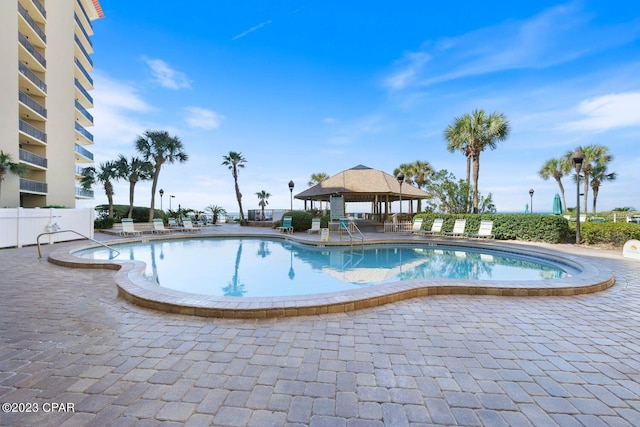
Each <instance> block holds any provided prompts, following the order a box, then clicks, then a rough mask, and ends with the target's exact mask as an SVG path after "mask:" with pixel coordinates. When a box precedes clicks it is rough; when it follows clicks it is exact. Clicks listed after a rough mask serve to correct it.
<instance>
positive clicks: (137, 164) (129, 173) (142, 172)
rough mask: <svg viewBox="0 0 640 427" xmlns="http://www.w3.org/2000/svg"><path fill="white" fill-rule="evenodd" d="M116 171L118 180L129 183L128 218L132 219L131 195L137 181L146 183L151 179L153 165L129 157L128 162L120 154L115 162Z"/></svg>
mask: <svg viewBox="0 0 640 427" xmlns="http://www.w3.org/2000/svg"><path fill="white" fill-rule="evenodd" d="M115 165H116V170H117V173H118V176H119V177H120V178H124V179H126V180H128V181H129V215H128V217H129V218H133V195H134V189H135V186H136V184H137V183H138V181H148V180H150V179H151V178H152V177H153V165H152V164H151V162H147V161H144V160H142V159H140V158H138V157H131V160H128V159H127V158H126V157H125V156H123V155H122V154H120V156H119V157H118V160H117V161H116V162H115Z"/></svg>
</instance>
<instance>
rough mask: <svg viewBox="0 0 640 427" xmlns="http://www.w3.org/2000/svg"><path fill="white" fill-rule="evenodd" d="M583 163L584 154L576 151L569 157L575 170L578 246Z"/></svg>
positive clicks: (577, 240)
mask: <svg viewBox="0 0 640 427" xmlns="http://www.w3.org/2000/svg"><path fill="white" fill-rule="evenodd" d="M583 161H584V153H583V152H582V151H580V150H577V151H576V152H575V153H573V155H572V156H571V163H573V166H574V167H575V168H576V244H577V245H579V244H580V170H581V169H582V162H583Z"/></svg>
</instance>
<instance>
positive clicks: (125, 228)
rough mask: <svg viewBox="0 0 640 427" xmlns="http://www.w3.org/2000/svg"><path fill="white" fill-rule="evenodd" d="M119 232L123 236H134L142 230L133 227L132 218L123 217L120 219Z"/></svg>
mask: <svg viewBox="0 0 640 427" xmlns="http://www.w3.org/2000/svg"><path fill="white" fill-rule="evenodd" d="M120 234H121V235H123V236H127V235H132V236H136V235H138V234H142V231H138V230H136V229H135V228H134V227H133V220H132V219H128V218H124V219H123V220H122V231H120Z"/></svg>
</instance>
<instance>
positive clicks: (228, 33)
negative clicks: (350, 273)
mask: <svg viewBox="0 0 640 427" xmlns="http://www.w3.org/2000/svg"><path fill="white" fill-rule="evenodd" d="M434 4H435V6H434ZM101 5H102V8H103V10H104V13H105V17H104V18H103V19H100V20H98V21H94V30H95V36H94V37H93V42H94V48H95V53H94V54H93V60H94V63H95V70H94V81H95V90H94V92H93V95H94V100H95V108H94V109H93V111H92V113H93V115H94V117H95V126H94V127H93V128H91V129H90V130H91V131H92V132H93V133H94V135H95V141H96V144H95V145H94V146H93V147H91V150H92V151H93V152H94V155H95V160H96V162H101V161H105V160H111V159H115V158H116V157H117V155H118V154H120V153H122V154H124V155H126V156H131V155H134V154H135V150H134V148H133V147H134V146H133V141H134V140H135V139H136V137H137V135H140V134H142V133H143V132H144V131H145V130H147V129H152V130H160V129H163V130H168V131H169V132H170V133H171V134H172V135H175V136H178V137H179V138H180V139H181V140H182V142H183V143H184V146H185V148H186V151H187V153H188V154H189V156H190V160H189V161H188V162H187V163H184V164H174V165H167V166H165V168H164V169H163V170H162V172H161V174H160V183H159V187H161V188H163V189H164V190H165V196H164V201H163V207H164V208H165V209H166V208H168V200H169V199H168V197H167V195H168V194H173V195H175V196H176V197H175V198H174V199H173V201H172V203H173V204H178V203H179V204H180V205H181V206H182V207H189V208H195V209H204V208H205V207H206V206H208V205H211V204H215V205H219V206H223V207H224V208H226V209H227V211H230V212H235V211H237V203H236V200H235V193H234V189H233V180H232V177H231V174H230V172H229V170H228V169H226V167H223V166H221V162H222V156H223V155H225V154H227V153H228V152H229V151H239V152H242V154H243V155H244V157H245V158H246V159H247V163H246V167H245V168H244V169H242V170H241V172H240V177H239V184H240V189H241V191H242V193H243V195H244V196H243V206H244V208H245V209H257V208H258V199H257V197H256V196H255V193H256V192H259V191H261V190H265V191H267V192H269V193H271V194H272V196H271V198H270V199H269V207H271V208H288V206H289V189H288V187H287V183H288V182H289V180H293V181H294V182H295V183H296V187H295V190H294V194H295V193H297V192H300V191H303V190H305V189H306V188H307V185H306V184H307V182H308V181H309V178H310V175H311V174H312V173H317V172H325V173H327V174H329V175H333V174H335V173H338V172H340V171H342V170H344V169H348V168H350V167H353V166H355V165H358V164H364V165H367V166H370V167H373V168H376V169H381V170H384V171H386V172H388V173H392V172H393V169H395V168H396V167H398V166H399V165H400V164H401V163H410V162H413V161H415V160H426V161H428V162H429V163H431V165H432V166H433V167H434V168H435V169H447V170H449V171H450V172H452V173H454V174H455V175H456V176H457V177H458V178H463V177H464V175H465V165H466V163H465V158H464V156H463V155H462V154H461V153H449V152H448V151H447V150H446V141H445V140H444V139H443V136H442V134H443V130H444V129H445V128H446V127H447V126H448V125H449V124H450V123H451V122H452V121H453V119H454V117H456V116H461V115H463V114H466V113H470V112H471V111H472V110H474V109H476V108H482V109H484V110H485V111H487V112H494V111H497V112H502V113H504V114H505V115H506V117H507V118H508V119H509V121H510V124H511V134H510V137H509V139H508V140H506V141H504V142H501V143H499V145H498V148H497V149H496V150H494V151H485V152H484V153H482V155H481V159H480V160H481V161H480V179H479V186H480V192H481V193H482V194H487V193H488V192H491V193H493V199H494V202H495V204H496V206H497V208H498V211H501V212H510V211H524V206H525V204H526V203H528V202H529V194H528V192H529V189H530V188H533V189H534V190H535V195H534V201H533V204H534V210H536V211H547V212H548V211H550V210H551V207H552V200H553V196H554V194H555V193H556V192H557V191H558V187H557V184H556V183H555V181H553V180H551V181H543V180H542V179H540V178H539V177H538V176H537V171H538V170H539V169H540V167H541V166H542V164H543V163H544V161H545V160H547V159H549V158H552V157H559V156H561V155H562V154H564V153H566V152H567V151H569V150H573V149H574V148H575V147H577V146H578V145H588V144H602V145H606V146H608V147H609V148H610V150H611V153H612V154H613V155H614V161H613V162H612V163H611V164H610V171H614V172H617V174H618V179H617V180H616V181H615V182H614V183H606V184H604V185H603V186H602V187H601V190H600V195H599V197H598V208H599V210H605V209H612V208H614V207H617V206H634V207H635V208H636V209H640V188H639V187H638V185H637V182H638V179H637V176H638V172H637V171H638V164H640V150H638V148H637V147H638V144H639V141H640V5H639V4H637V3H636V2H617V1H616V2H602V1H575V2H566V3H560V2H551V1H536V2H513V1H493V2H489V3H487V2H470V1H469V2H467V1H462V2H460V1H458V2H437V3H434V2H422V1H406V2H381V1H373V2H360V1H356V2H336V1H322V2H321V1H293V0H288V1H277V2H276V1H198V0H196V1H193V2H189V3H188V7H186V6H185V5H184V4H183V3H181V2H175V1H167V0H156V1H154V2H141V1H138V2H124V1H114V0H101ZM564 184H565V187H566V188H567V192H566V196H567V201H568V203H569V206H573V205H575V202H574V200H575V185H574V184H573V181H571V180H570V178H568V177H567V178H565V179H564ZM127 188H128V187H127V183H125V182H121V183H119V184H117V185H116V196H115V202H116V203H121V204H127V203H128V190H127ZM150 188H151V183H150V182H142V183H139V184H138V186H137V187H136V205H148V204H149V201H150V194H149V193H150ZM95 190H96V191H95V193H96V198H95V200H93V201H90V202H81V203H79V204H78V206H79V207H86V206H93V205H95V204H100V203H106V196H104V195H103V191H102V189H101V188H98V187H96V188H95ZM590 203H591V202H590ZM159 205H160V201H159V198H157V199H156V207H157V208H159V207H160V206H159ZM302 206H303V204H302V202H301V201H295V200H294V208H295V207H298V208H301V207H302ZM172 207H173V208H174V209H175V208H176V206H172ZM347 209H348V210H357V211H363V210H364V211H366V210H367V208H366V207H358V206H353V207H350V206H348V207H347ZM394 209H396V210H397V207H395V208H394Z"/></svg>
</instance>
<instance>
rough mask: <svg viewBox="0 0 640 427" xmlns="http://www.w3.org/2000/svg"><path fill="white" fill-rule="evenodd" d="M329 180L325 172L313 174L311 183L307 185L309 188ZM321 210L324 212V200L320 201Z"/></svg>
mask: <svg viewBox="0 0 640 427" xmlns="http://www.w3.org/2000/svg"><path fill="white" fill-rule="evenodd" d="M328 178H329V175H327V174H326V173H324V172H318V173H312V174H311V179H309V182H307V185H308V186H309V187H313V186H314V185H316V184H320V183H321V182H322V181H324V180H326V179H328ZM311 209H313V200H312V201H311ZM320 210H322V200H320Z"/></svg>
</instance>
